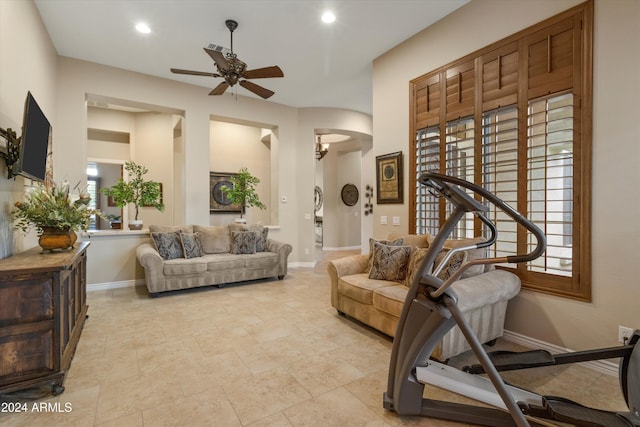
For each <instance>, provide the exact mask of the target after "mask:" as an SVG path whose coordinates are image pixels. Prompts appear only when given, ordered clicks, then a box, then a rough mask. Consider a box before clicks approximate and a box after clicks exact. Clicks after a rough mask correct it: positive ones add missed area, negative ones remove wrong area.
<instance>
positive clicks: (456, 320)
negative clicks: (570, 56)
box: [383, 172, 640, 427]
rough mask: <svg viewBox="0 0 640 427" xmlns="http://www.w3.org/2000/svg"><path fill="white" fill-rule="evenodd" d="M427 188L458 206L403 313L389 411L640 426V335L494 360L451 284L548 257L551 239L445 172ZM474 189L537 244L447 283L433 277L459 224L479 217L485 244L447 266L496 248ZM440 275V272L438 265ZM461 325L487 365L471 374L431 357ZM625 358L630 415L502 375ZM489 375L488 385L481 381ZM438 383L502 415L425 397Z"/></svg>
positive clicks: (470, 419)
mask: <svg viewBox="0 0 640 427" xmlns="http://www.w3.org/2000/svg"><path fill="white" fill-rule="evenodd" d="M419 182H420V183H421V184H423V185H426V186H427V187H429V189H430V191H432V193H433V194H435V195H439V196H443V197H445V198H446V199H447V200H448V201H449V202H451V203H452V204H453V206H454V209H453V212H452V213H451V214H450V216H449V217H448V218H447V220H446V221H445V223H444V224H443V226H442V227H441V228H440V231H439V232H438V234H437V235H436V236H435V237H434V240H433V242H432V244H431V245H430V246H429V251H428V252H427V254H426V255H425V257H424V259H423V260H422V263H421V264H420V267H419V270H418V271H419V273H418V274H416V275H415V278H414V280H413V282H412V283H411V286H410V287H409V290H408V292H407V296H406V299H405V302H404V305H403V308H402V313H401V315H400V319H399V321H398V326H397V329H396V335H395V338H394V341H393V347H392V351H391V360H390V362H389V377H388V383H387V391H386V392H385V393H384V397H383V406H384V408H385V409H387V410H390V411H395V412H396V413H398V414H399V415H422V416H426V417H432V418H441V419H446V420H451V421H459V422H466V423H473V424H478V425H485V426H513V425H516V426H518V427H524V426H530V425H534V426H555V425H556V424H552V423H550V422H549V421H545V420H555V421H561V422H564V423H570V424H573V425H577V426H588V427H640V344H639V343H640V330H636V331H634V333H633V334H632V336H631V339H630V340H629V342H628V343H626V344H625V345H623V346H619V347H613V348H605V349H597V350H587V351H582V352H574V353H566V354H562V355H551V354H550V353H548V352H546V351H543V350H534V351H528V352H523V353H511V352H509V353H506V352H496V353H489V354H488V353H487V352H486V351H485V350H484V348H483V347H482V343H480V341H479V340H478V338H477V337H476V335H475V333H474V332H473V330H472V329H471V328H470V327H469V325H468V324H467V322H466V320H465V319H464V317H463V314H462V312H461V311H460V309H459V308H458V306H457V302H458V296H457V295H456V293H455V291H454V290H453V289H452V288H451V285H452V284H453V283H454V282H455V281H456V280H457V279H458V278H459V277H460V276H461V275H462V273H463V272H464V271H465V270H466V269H468V268H469V267H472V266H474V265H486V264H498V263H520V262H529V261H532V260H534V259H536V258H538V257H539V256H540V255H542V253H543V252H544V251H545V248H546V238H545V236H544V233H543V232H542V231H541V230H540V229H539V228H538V227H537V226H536V225H534V224H533V223H531V222H530V221H529V220H527V219H526V218H525V217H524V216H522V215H521V214H520V213H518V212H517V211H516V210H514V209H513V208H511V206H509V205H508V204H506V203H505V202H503V201H502V200H501V199H500V198H498V197H497V196H495V195H494V194H492V193H490V192H489V191H487V190H485V189H483V188H482V187H479V186H477V185H475V184H472V183H470V182H467V181H465V180H462V179H459V178H454V177H450V176H447V175H442V174H438V173H431V172H428V173H425V174H423V175H422V176H421V177H420V178H419ZM459 187H463V188H466V189H468V190H471V191H472V192H473V193H475V194H476V195H479V196H481V197H482V198H483V199H484V200H485V201H486V202H488V203H490V204H492V205H493V206H495V207H496V208H498V209H499V210H500V211H502V212H503V213H505V214H506V215H507V216H509V217H510V218H511V219H513V220H514V221H515V222H517V223H518V224H520V225H522V226H523V227H525V228H526V229H527V230H528V231H529V232H531V234H532V235H533V236H534V237H535V239H536V246H535V248H534V249H533V251H531V252H530V253H527V254H524V255H513V256H507V257H499V258H485V259H478V260H471V261H467V262H466V263H465V264H463V265H462V266H461V267H460V268H459V269H458V270H457V271H456V272H455V273H454V274H453V275H452V276H451V277H449V278H448V279H447V280H445V281H442V280H440V279H438V278H437V277H435V276H433V275H431V274H428V272H430V271H432V268H431V267H432V266H433V263H434V261H435V259H436V256H437V255H438V252H440V250H441V249H442V247H443V245H444V242H445V240H446V239H447V237H448V236H449V235H450V234H451V232H452V231H453V230H454V228H455V226H456V224H457V223H458V221H460V220H461V219H462V218H463V217H464V216H465V214H466V213H468V212H471V213H473V214H474V215H476V217H477V218H478V219H479V220H480V221H481V222H482V223H483V224H485V225H486V226H487V228H488V230H489V232H490V236H489V238H488V239H487V240H486V241H485V242H481V243H477V244H475V245H472V246H468V247H463V248H456V249H452V250H450V251H449V252H448V254H447V256H446V257H445V259H444V260H443V261H442V263H441V265H444V264H446V262H447V260H448V258H449V257H451V256H452V255H453V254H454V253H456V252H459V251H464V250H470V249H476V248H485V247H488V246H491V245H493V244H494V243H495V241H496V239H497V230H496V227H495V225H494V224H493V223H492V222H491V221H490V220H489V219H488V218H486V217H485V216H484V215H483V212H486V211H488V207H487V206H485V205H483V204H482V203H480V202H479V201H478V200H476V199H474V198H472V197H470V196H469V195H468V194H467V193H466V192H465V191H463V190H462V189H461V188H459ZM436 270H437V266H436ZM456 325H457V326H458V327H459V328H460V330H461V331H462V333H463V335H464V337H465V339H466V340H467V342H468V343H469V345H470V346H471V349H472V350H473V352H474V353H475V355H476V357H477V358H478V360H479V362H480V363H479V365H474V366H470V367H465V368H463V370H459V369H455V368H452V367H450V366H447V365H444V364H441V363H438V362H435V361H432V360H430V359H429V356H430V355H431V353H432V352H433V350H434V349H435V347H436V346H437V344H438V343H439V342H440V341H441V340H442V338H443V336H444V335H445V334H446V333H447V332H448V331H449V330H451V329H452V328H453V327H454V326H456ZM618 357H619V358H621V361H620V370H619V378H620V386H621V388H622V394H623V396H624V399H625V401H626V403H627V406H628V407H629V412H610V411H602V410H597V409H591V408H588V407H585V406H582V405H580V404H578V403H576V402H572V401H570V400H567V399H563V398H560V397H555V396H540V395H538V394H536V393H533V392H530V391H527V390H524V389H521V388H518V387H514V386H510V385H506V384H505V383H504V381H503V380H502V378H501V377H500V374H499V373H498V372H499V371H506V370H514V369H524V368H532V367H538V366H551V365H559V364H567V363H576V362H584V361H589V360H599V359H609V358H618ZM481 373H486V374H487V376H488V377H489V378H488V379H487V378H485V377H482V376H478V375H476V374H481ZM425 384H432V385H435V386H438V387H441V388H445V389H448V390H450V391H453V392H456V393H458V394H462V395H465V396H467V397H470V398H472V399H475V400H478V401H481V402H484V403H487V404H489V405H491V406H494V407H495V409H494V408H490V407H480V406H474V405H467V404H460V403H453V402H446V401H440V400H433V399H427V398H423V393H424V385H425Z"/></svg>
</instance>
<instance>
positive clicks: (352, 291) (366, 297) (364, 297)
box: [338, 273, 397, 304]
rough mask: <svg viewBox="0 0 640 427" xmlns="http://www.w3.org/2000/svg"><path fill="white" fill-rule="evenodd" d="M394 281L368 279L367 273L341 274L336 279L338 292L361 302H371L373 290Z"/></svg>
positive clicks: (392, 283)
mask: <svg viewBox="0 0 640 427" xmlns="http://www.w3.org/2000/svg"><path fill="white" fill-rule="evenodd" d="M395 285H397V283H396V282H391V281H388V280H375V279H369V276H368V275H367V273H359V274H351V275H349V276H342V277H341V278H340V279H339V280H338V293H340V294H341V295H344V296H346V297H349V298H351V299H353V300H356V301H358V302H361V303H363V304H373V291H375V290H376V289H379V288H382V287H385V286H395Z"/></svg>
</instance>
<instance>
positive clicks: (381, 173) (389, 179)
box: [376, 151, 404, 204]
mask: <svg viewBox="0 0 640 427" xmlns="http://www.w3.org/2000/svg"><path fill="white" fill-rule="evenodd" d="M376 182H377V184H378V185H377V187H378V188H377V196H378V197H377V199H378V203H379V204H383V203H403V202H404V197H403V194H402V151H398V152H397V153H390V154H385V155H382V156H376Z"/></svg>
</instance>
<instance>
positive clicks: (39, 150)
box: [13, 92, 51, 182]
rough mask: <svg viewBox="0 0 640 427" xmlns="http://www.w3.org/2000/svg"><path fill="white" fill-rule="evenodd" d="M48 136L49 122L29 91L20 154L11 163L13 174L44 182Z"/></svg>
mask: <svg viewBox="0 0 640 427" xmlns="http://www.w3.org/2000/svg"><path fill="white" fill-rule="evenodd" d="M50 138H51V124H50V123H49V120H47V117H46V116H45V115H44V113H43V112H42V109H41V108H40V106H39V105H38V103H37V102H36V100H35V98H34V97H33V95H31V92H29V93H27V99H26V101H25V103H24V116H23V119H22V137H21V138H20V154H19V156H18V160H17V161H16V163H15V164H14V165H13V174H14V175H22V176H24V177H27V178H30V179H33V180H36V181H41V182H44V179H45V176H46V173H47V153H48V150H49V140H50Z"/></svg>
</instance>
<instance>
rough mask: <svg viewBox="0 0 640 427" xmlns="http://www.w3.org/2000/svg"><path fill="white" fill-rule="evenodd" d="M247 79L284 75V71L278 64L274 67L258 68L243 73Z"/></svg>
mask: <svg viewBox="0 0 640 427" xmlns="http://www.w3.org/2000/svg"><path fill="white" fill-rule="evenodd" d="M242 77H244V78H245V79H266V78H269V77H284V73H283V72H282V70H281V69H280V67H278V66H277V65H274V66H273V67H264V68H256V69H255V70H247V71H245V72H244V73H243V74H242Z"/></svg>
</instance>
